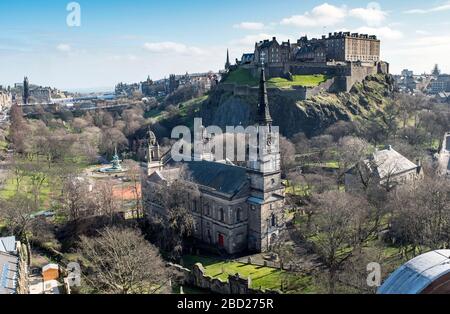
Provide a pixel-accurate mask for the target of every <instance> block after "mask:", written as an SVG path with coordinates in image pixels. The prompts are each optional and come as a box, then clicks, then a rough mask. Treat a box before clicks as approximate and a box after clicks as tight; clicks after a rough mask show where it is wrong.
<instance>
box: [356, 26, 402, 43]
mask: <svg viewBox="0 0 450 314" xmlns="http://www.w3.org/2000/svg"><path fill="white" fill-rule="evenodd" d="M356 31H357V32H358V33H361V34H370V35H377V36H378V37H380V38H381V39H385V40H398V39H401V38H402V37H403V33H402V32H401V31H398V30H394V29H392V28H390V27H387V26H384V27H369V26H363V27H360V28H358V29H357V30H356Z"/></svg>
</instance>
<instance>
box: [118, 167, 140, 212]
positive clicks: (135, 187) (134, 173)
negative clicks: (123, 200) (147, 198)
mask: <svg viewBox="0 0 450 314" xmlns="http://www.w3.org/2000/svg"><path fill="white" fill-rule="evenodd" d="M123 165H124V167H125V169H127V177H128V179H129V180H130V183H131V185H130V186H131V189H132V191H133V195H134V199H135V203H136V204H135V208H134V210H133V217H134V218H141V217H143V215H144V212H143V209H142V197H141V178H144V175H145V174H144V170H143V169H142V168H141V166H140V165H139V163H138V162H136V161H134V160H131V159H127V160H125V161H124V162H123Z"/></svg>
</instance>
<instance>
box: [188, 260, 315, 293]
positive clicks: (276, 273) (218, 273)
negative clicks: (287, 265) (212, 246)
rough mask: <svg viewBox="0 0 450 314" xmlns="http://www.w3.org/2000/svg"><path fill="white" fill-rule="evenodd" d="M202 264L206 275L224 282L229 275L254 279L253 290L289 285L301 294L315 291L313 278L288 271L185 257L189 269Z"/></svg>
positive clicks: (291, 289) (289, 287) (274, 288)
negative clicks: (196, 264)
mask: <svg viewBox="0 0 450 314" xmlns="http://www.w3.org/2000/svg"><path fill="white" fill-rule="evenodd" d="M197 262H198V263H202V265H203V266H204V267H205V271H206V275H208V276H210V277H212V278H218V279H221V280H223V281H226V280H227V279H228V275H235V274H237V273H238V274H239V275H240V276H241V277H243V278H248V277H250V278H251V279H252V288H255V289H272V290H280V289H281V284H282V283H283V285H284V286H286V285H288V291H287V292H292V291H297V292H300V293H310V292H313V291H314V288H313V287H312V283H311V278H310V277H309V276H306V275H305V276H301V275H298V274H294V273H290V272H287V271H280V270H279V269H276V268H271V267H264V266H255V265H248V264H244V263H238V262H232V261H224V260H220V259H218V258H213V257H203V256H191V255H188V256H184V257H183V264H184V266H185V267H187V268H192V266H193V265H194V264H195V263H197Z"/></svg>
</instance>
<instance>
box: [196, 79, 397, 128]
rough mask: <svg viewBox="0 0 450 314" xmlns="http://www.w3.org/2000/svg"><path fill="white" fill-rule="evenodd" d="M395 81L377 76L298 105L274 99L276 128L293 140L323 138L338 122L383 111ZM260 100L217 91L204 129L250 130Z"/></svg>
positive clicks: (204, 114) (203, 113) (204, 115)
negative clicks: (240, 127)
mask: <svg viewBox="0 0 450 314" xmlns="http://www.w3.org/2000/svg"><path fill="white" fill-rule="evenodd" d="M392 91H393V80H392V77H391V76H389V75H382V74H377V75H373V76H370V77H368V78H367V79H366V80H365V81H363V82H362V83H357V84H355V85H354V87H353V88H352V90H351V91H350V92H348V93H339V94H330V93H322V94H319V95H317V96H314V97H312V98H311V99H308V100H304V101H296V100H295V99H292V98H288V97H283V95H282V94H281V95H275V96H274V95H271V93H270V89H269V103H270V112H271V114H272V118H273V120H274V125H278V126H279V127H280V132H281V133H282V134H283V135H285V136H287V137H291V136H293V135H294V134H296V133H298V132H304V133H305V134H306V135H308V136H311V135H316V134H320V133H321V132H322V131H323V130H325V129H326V128H327V127H328V126H330V125H332V124H334V123H335V122H336V121H338V120H345V121H350V120H353V119H356V118H357V119H367V118H368V116H369V114H370V113H374V112H377V111H382V110H383V108H384V106H385V105H386V104H387V102H389V101H390V98H391V95H392ZM257 102H258V99H257V97H253V96H235V95H233V94H232V93H231V92H225V91H221V90H216V91H214V92H212V93H211V95H210V97H209V98H208V99H207V100H206V101H205V102H204V103H203V105H202V107H201V110H200V114H201V116H202V118H203V124H204V125H211V124H214V125H218V126H220V127H222V128H224V127H225V126H227V125H230V126H236V125H243V126H247V125H249V124H252V123H253V122H254V118H255V117H256V105H257Z"/></svg>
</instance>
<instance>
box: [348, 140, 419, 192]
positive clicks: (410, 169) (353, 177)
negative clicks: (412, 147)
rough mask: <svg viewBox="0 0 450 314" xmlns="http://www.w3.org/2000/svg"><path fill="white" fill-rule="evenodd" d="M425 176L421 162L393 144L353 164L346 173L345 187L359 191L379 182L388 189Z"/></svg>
mask: <svg viewBox="0 0 450 314" xmlns="http://www.w3.org/2000/svg"><path fill="white" fill-rule="evenodd" d="M422 178H423V169H422V166H421V165H420V163H418V164H415V163H413V162H411V161H410V160H408V159H407V158H406V157H404V156H403V155H401V154H400V153H398V152H397V151H396V150H394V149H393V148H392V147H391V146H388V147H387V148H386V149H383V150H377V151H376V152H374V153H373V154H372V155H371V156H370V158H368V159H366V160H364V161H362V162H360V163H359V164H357V165H355V166H353V167H352V168H350V169H349V170H348V171H347V172H346V173H345V189H346V190H347V191H358V190H361V189H364V188H367V187H369V186H370V185H373V184H377V185H381V186H383V187H385V188H387V189H391V188H394V187H395V186H398V185H402V184H410V183H413V182H414V181H416V180H420V179H422Z"/></svg>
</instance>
